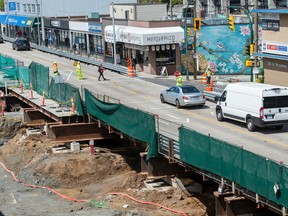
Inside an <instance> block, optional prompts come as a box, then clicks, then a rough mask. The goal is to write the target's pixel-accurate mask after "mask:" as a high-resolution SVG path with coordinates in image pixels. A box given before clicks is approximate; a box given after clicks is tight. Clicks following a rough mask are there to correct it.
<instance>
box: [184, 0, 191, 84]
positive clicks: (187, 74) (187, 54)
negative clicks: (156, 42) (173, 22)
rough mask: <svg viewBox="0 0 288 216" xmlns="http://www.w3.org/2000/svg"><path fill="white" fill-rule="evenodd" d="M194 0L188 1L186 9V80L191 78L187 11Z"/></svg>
mask: <svg viewBox="0 0 288 216" xmlns="http://www.w3.org/2000/svg"><path fill="white" fill-rule="evenodd" d="M191 2H192V0H189V1H188V2H187V7H186V11H185V32H184V34H185V35H184V36H185V49H186V59H185V61H186V62H185V63H186V68H185V69H186V80H189V68H188V56H189V52H188V35H187V11H188V8H189V5H190V4H191Z"/></svg>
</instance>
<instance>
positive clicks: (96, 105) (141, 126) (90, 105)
mask: <svg viewBox="0 0 288 216" xmlns="http://www.w3.org/2000/svg"><path fill="white" fill-rule="evenodd" d="M85 105H86V112H87V113H89V114H90V115H91V116H93V117H95V118H98V119H100V120H101V121H104V122H106V123H107V124H109V125H111V126H113V127H114V128H116V129H117V130H119V131H121V132H123V133H125V134H127V135H129V136H131V137H134V138H136V139H138V140H140V141H142V142H146V143H148V144H149V150H148V156H147V160H149V159H150V158H151V157H154V156H156V155H157V151H158V149H157V134H156V128H155V118H154V116H153V115H151V114H148V113H145V112H143V111H141V110H135V109H132V108H129V107H126V106H124V105H122V104H115V103H106V102H104V101H101V100H98V99H97V98H96V97H95V96H94V95H93V94H92V93H91V92H89V91H88V90H87V89H85Z"/></svg>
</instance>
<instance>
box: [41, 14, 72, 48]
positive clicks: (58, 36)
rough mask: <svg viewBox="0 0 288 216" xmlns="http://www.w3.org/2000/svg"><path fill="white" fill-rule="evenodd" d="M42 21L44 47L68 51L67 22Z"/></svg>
mask: <svg viewBox="0 0 288 216" xmlns="http://www.w3.org/2000/svg"><path fill="white" fill-rule="evenodd" d="M43 19H44V31H45V33H44V34H45V41H44V45H45V46H49V47H53V48H57V49H62V50H70V48H71V44H70V41H71V40H70V39H71V38H70V36H69V21H68V20H59V19H53V18H43Z"/></svg>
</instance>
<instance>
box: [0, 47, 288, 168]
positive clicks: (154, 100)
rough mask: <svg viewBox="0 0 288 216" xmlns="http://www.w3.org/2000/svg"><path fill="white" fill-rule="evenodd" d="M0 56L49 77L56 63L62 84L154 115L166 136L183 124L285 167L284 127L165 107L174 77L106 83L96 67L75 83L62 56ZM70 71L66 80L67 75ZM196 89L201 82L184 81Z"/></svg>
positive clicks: (208, 109)
mask: <svg viewBox="0 0 288 216" xmlns="http://www.w3.org/2000/svg"><path fill="white" fill-rule="evenodd" d="M0 53H2V54H4V55H8V56H10V57H12V58H14V59H18V60H20V61H23V62H24V65H25V66H28V65H29V64H30V63H31V61H35V62H38V63H40V64H43V65H46V66H49V67H50V74H51V76H52V63H53V62H54V61H56V62H57V63H58V65H59V71H60V73H61V74H62V75H63V76H64V79H65V81H66V82H69V83H72V84H73V85H75V86H78V87H83V88H87V89H89V90H90V91H92V92H95V93H98V94H102V95H104V94H105V95H107V96H110V97H113V98H116V99H119V100H120V102H121V103H122V104H125V105H128V106H130V107H133V108H138V109H142V110H144V111H147V112H149V113H151V114H158V115H159V116H160V118H161V121H162V125H163V127H164V126H165V131H166V133H167V134H171V135H173V136H176V137H177V130H175V129H176V128H177V125H180V124H183V125H184V126H187V127H189V128H192V129H194V130H196V131H198V132H201V133H203V134H210V136H212V137H215V138H218V139H221V140H224V141H226V142H228V143H231V144H234V145H238V146H243V148H244V149H246V150H249V151H251V152H254V153H256V154H259V155H263V156H264V157H267V158H269V159H272V160H275V161H283V162H284V164H286V165H287V164H288V158H287V153H288V133H287V132H288V126H285V127H283V129H281V130H276V129H273V128H266V129H259V130H258V131H256V132H249V131H248V130H247V128H246V125H245V124H242V123H237V122H233V121H225V122H218V121H217V120H216V117H215V104H214V103H211V102H207V103H206V106H204V107H202V108H199V107H195V108H185V109H179V110H178V109H176V108H175V107H174V106H172V105H169V104H162V103H161V102H160V100H159V93H160V91H161V90H164V89H166V88H168V87H169V86H171V85H174V84H175V78H174V77H168V78H163V77H158V76H152V75H148V74H145V73H141V72H139V73H138V77H134V78H130V77H127V76H124V75H119V74H117V73H114V72H110V71H107V70H106V71H105V73H104V76H105V78H107V80H106V81H100V82H99V81H98V72H97V69H98V68H97V67H94V66H91V65H84V64H83V65H82V71H83V76H84V78H85V79H84V80H81V81H79V80H77V74H76V72H74V71H75V68H74V66H73V61H71V60H69V59H65V58H62V57H58V56H54V55H50V54H47V53H43V52H40V51H37V50H32V51H20V52H19V51H18V52H17V51H13V50H12V46H11V44H10V43H8V42H6V43H5V44H1V49H0ZM71 71H73V73H72V75H71V76H70V78H69V80H67V78H68V76H69V74H70V72H71ZM185 83H191V84H195V85H196V86H198V87H199V88H200V89H201V88H202V89H203V86H202V87H201V82H200V81H199V80H198V81H194V80H190V81H187V80H185V79H184V84H185Z"/></svg>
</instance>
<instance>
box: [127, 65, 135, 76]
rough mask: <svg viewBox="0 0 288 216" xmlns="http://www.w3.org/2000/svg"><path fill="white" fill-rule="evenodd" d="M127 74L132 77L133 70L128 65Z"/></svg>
mask: <svg viewBox="0 0 288 216" xmlns="http://www.w3.org/2000/svg"><path fill="white" fill-rule="evenodd" d="M128 76H129V77H134V70H133V67H132V66H131V67H128Z"/></svg>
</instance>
